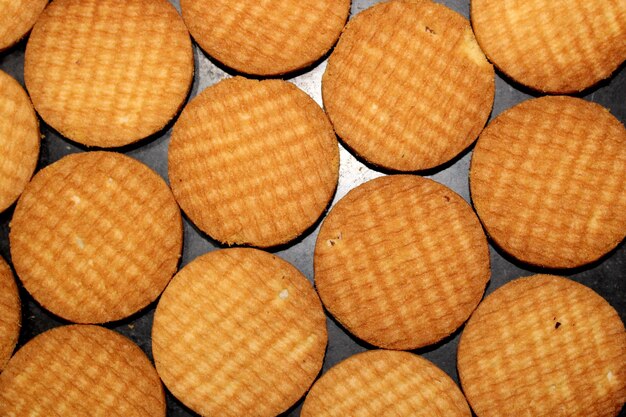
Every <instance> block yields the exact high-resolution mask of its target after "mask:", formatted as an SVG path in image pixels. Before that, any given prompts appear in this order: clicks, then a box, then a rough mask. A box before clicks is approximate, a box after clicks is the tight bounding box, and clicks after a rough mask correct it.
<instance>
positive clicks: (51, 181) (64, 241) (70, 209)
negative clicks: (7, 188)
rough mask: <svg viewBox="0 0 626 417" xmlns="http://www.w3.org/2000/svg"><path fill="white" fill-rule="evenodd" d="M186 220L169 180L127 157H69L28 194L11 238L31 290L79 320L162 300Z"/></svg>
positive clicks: (114, 315) (113, 315)
mask: <svg viewBox="0 0 626 417" xmlns="http://www.w3.org/2000/svg"><path fill="white" fill-rule="evenodd" d="M182 234H183V232H182V219H181V215H180V210H179V209H178V206H177V205H176V201H175V200H174V196H173V195H172V193H171V191H170V189H169V188H168V187H167V184H165V182H164V181H163V179H161V177H159V176H158V175H157V174H156V173H155V172H154V171H152V170H151V169H150V168H148V167H147V166H145V165H143V164H142V163H140V162H138V161H136V160H134V159H132V158H130V157H127V156H124V155H122V154H118V153H111V152H87V153H78V154H73V155H69V156H66V157H64V158H63V159H61V160H59V161H57V162H55V163H54V164H52V165H49V166H48V167H46V168H44V169H43V170H41V171H39V172H38V173H37V174H36V175H35V176H34V177H33V180H32V181H31V183H30V184H28V186H27V187H26V190H25V191H24V194H22V197H21V198H20V199H19V201H18V203H17V206H16V208H15V213H14V215H13V219H12V221H11V231H10V233H9V240H10V245H11V256H12V258H13V265H14V267H15V271H16V272H17V274H18V276H19V278H20V279H21V281H22V283H23V284H24V287H25V288H26V290H28V292H29V293H30V294H31V295H32V296H33V297H34V298H35V299H36V300H37V301H38V302H39V303H40V304H41V305H42V306H43V307H45V308H46V309H48V310H50V311H51V312H53V313H54V314H56V315H58V316H61V317H63V318H64V319H67V320H70V321H73V322H78V323H103V322H108V321H113V320H119V319H122V318H124V317H128V316H129V315H131V314H133V313H135V312H137V311H138V310H140V309H141V308H143V307H145V306H147V305H148V304H149V303H150V302H152V301H154V300H155V299H156V298H157V296H158V295H159V294H160V293H161V291H163V289H164V288H165V286H166V285H167V283H168V282H169V280H170V278H171V277H172V275H173V274H174V272H175V271H176V268H177V265H178V258H179V256H180V253H181V249H182V237H183V236H182Z"/></svg>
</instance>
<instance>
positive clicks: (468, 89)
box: [322, 0, 495, 171]
mask: <svg viewBox="0 0 626 417" xmlns="http://www.w3.org/2000/svg"><path fill="white" fill-rule="evenodd" d="M494 77H495V75H494V70H493V67H492V66H491V64H489V62H488V61H487V59H486V58H485V56H484V55H483V53H482V51H481V50H480V48H479V47H478V44H477V43H476V40H475V39H474V35H473V33H472V28H471V27H470V24H469V22H468V21H467V19H465V18H464V17H462V16H461V15H459V14H457V13H456V12H454V11H452V10H450V9H448V8H447V7H445V6H443V5H440V4H437V3H434V2H431V1H429V0H424V1H414V2H406V1H391V2H386V3H382V4H377V5H375V6H373V7H371V8H369V9H367V10H365V11H363V12H361V13H360V14H358V15H357V16H356V17H355V18H353V19H352V20H350V22H349V23H348V25H347V26H346V29H345V30H344V32H343V34H342V35H341V38H340V39H339V43H338V44H337V47H336V48H335V50H334V51H333V53H332V54H331V56H330V58H329V60H328V66H327V67H326V71H325V72H324V76H323V78H322V95H323V99H324V107H325V109H326V112H327V113H328V116H329V117H330V120H331V121H332V123H333V125H334V127H335V130H336V132H337V134H338V135H339V137H340V138H341V139H343V141H344V143H345V144H346V145H348V147H350V148H352V150H354V151H355V152H356V153H357V154H359V155H360V156H361V157H362V158H364V159H365V160H367V161H369V162H370V163H372V164H374V165H378V166H381V167H384V168H389V169H393V170H398V171H415V170H424V169H427V168H433V167H436V166H438V165H441V164H443V163H445V162H447V161H449V160H451V159H452V158H454V157H455V156H456V155H458V154H459V153H460V152H461V151H463V150H464V149H465V148H467V147H468V146H469V145H470V144H471V143H472V142H474V140H475V139H476V137H477V136H478V134H479V133H480V131H481V130H482V128H483V126H484V125H485V122H486V121H487V117H488V116H489V113H490V112H491V107H492V104H493V98H494V91H495V81H494Z"/></svg>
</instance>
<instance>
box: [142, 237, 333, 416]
mask: <svg viewBox="0 0 626 417" xmlns="http://www.w3.org/2000/svg"><path fill="white" fill-rule="evenodd" d="M326 341H327V333H326V317H325V315H324V311H323V309H322V304H321V303H320V301H319V298H317V294H316V293H315V291H314V290H313V288H312V286H311V284H310V283H309V282H308V281H307V280H306V278H305V277H304V276H303V275H302V274H301V273H300V272H299V271H298V270H297V269H295V268H294V267H293V266H291V265H290V264H289V263H287V262H285V261H283V260H282V259H280V258H278V257H276V256H273V255H270V254H268V253H265V252H262V251H260V250H257V249H250V248H233V249H223V250H218V251H214V252H211V253H208V254H206V255H203V256H201V257H199V258H197V259H195V260H194V261H192V262H191V263H190V264H189V265H187V266H186V267H184V268H183V269H182V270H181V271H180V272H179V273H178V274H177V275H176V276H175V277H174V279H173V280H172V282H171V284H170V285H169V286H168V287H167V289H166V290H165V292H164V293H163V296H162V297H161V300H160V301H159V304H158V306H157V309H156V313H155V315H154V325H153V328H152V352H153V354H154V359H155V363H156V368H157V371H158V372H159V375H160V376H161V379H162V380H163V382H164V383H165V385H166V386H167V387H168V388H169V390H170V391H171V392H172V394H174V395H175V396H176V397H177V398H178V399H179V400H181V401H182V402H183V403H184V404H185V405H186V406H188V407H189V408H191V409H192V410H193V411H195V412H197V413H199V414H200V415H203V416H226V417H229V416H233V417H234V416H236V417H239V416H259V417H262V416H275V415H277V414H279V413H281V412H283V411H285V410H286V409H287V408H289V407H290V406H291V405H292V404H293V403H295V402H296V400H298V399H299V398H300V397H301V396H302V395H303V394H304V393H305V391H306V390H307V389H308V388H309V386H310V385H311V383H312V382H313V380H314V379H315V377H316V375H317V374H318V372H319V371H320V369H321V367H322V361H323V359H324V351H325V348H326Z"/></svg>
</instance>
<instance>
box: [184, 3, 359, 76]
mask: <svg viewBox="0 0 626 417" xmlns="http://www.w3.org/2000/svg"><path fill="white" fill-rule="evenodd" d="M180 5H181V7H182V11H183V19H185V23H186V24H187V27H188V28H189V31H190V32H191V34H192V35H193V37H194V39H195V40H196V42H198V44H199V45H200V47H202V49H204V50H205V51H206V52H207V53H208V54H209V55H211V56H212V57H213V58H215V59H217V60H218V61H220V62H222V63H223V64H225V65H227V66H229V67H231V68H234V69H236V70H237V71H241V72H245V73H248V74H257V75H278V74H283V73H286V72H291V71H294V70H297V69H301V68H304V67H307V66H309V65H311V64H312V63H313V62H315V61H317V60H318V59H320V58H321V57H322V56H323V55H324V54H326V52H328V50H329V49H330V48H331V47H332V46H333V45H334V43H335V42H336V41H337V38H338V37H339V34H340V33H341V30H342V29H343V26H344V24H345V23H346V20H347V18H348V13H349V12H350V0H282V1H278V2H277V1H272V0H240V1H236V2H233V1H230V0H182V1H181V2H180Z"/></svg>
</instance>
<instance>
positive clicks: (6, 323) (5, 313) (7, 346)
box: [0, 257, 22, 372]
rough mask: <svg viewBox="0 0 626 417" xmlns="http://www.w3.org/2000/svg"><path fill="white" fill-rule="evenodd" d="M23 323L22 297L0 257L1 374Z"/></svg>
mask: <svg viewBox="0 0 626 417" xmlns="http://www.w3.org/2000/svg"><path fill="white" fill-rule="evenodd" d="M21 322H22V314H21V308H20V296H19V293H18V292H17V285H15V280H14V279H13V272H11V268H10V267H9V265H7V263H6V262H5V261H4V259H2V257H0V372H2V368H4V365H6V363H7V361H8V360H9V358H10V357H11V354H12V353H13V349H14V348H15V344H16V343H17V339H18V337H19V335H20V323H21Z"/></svg>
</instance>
